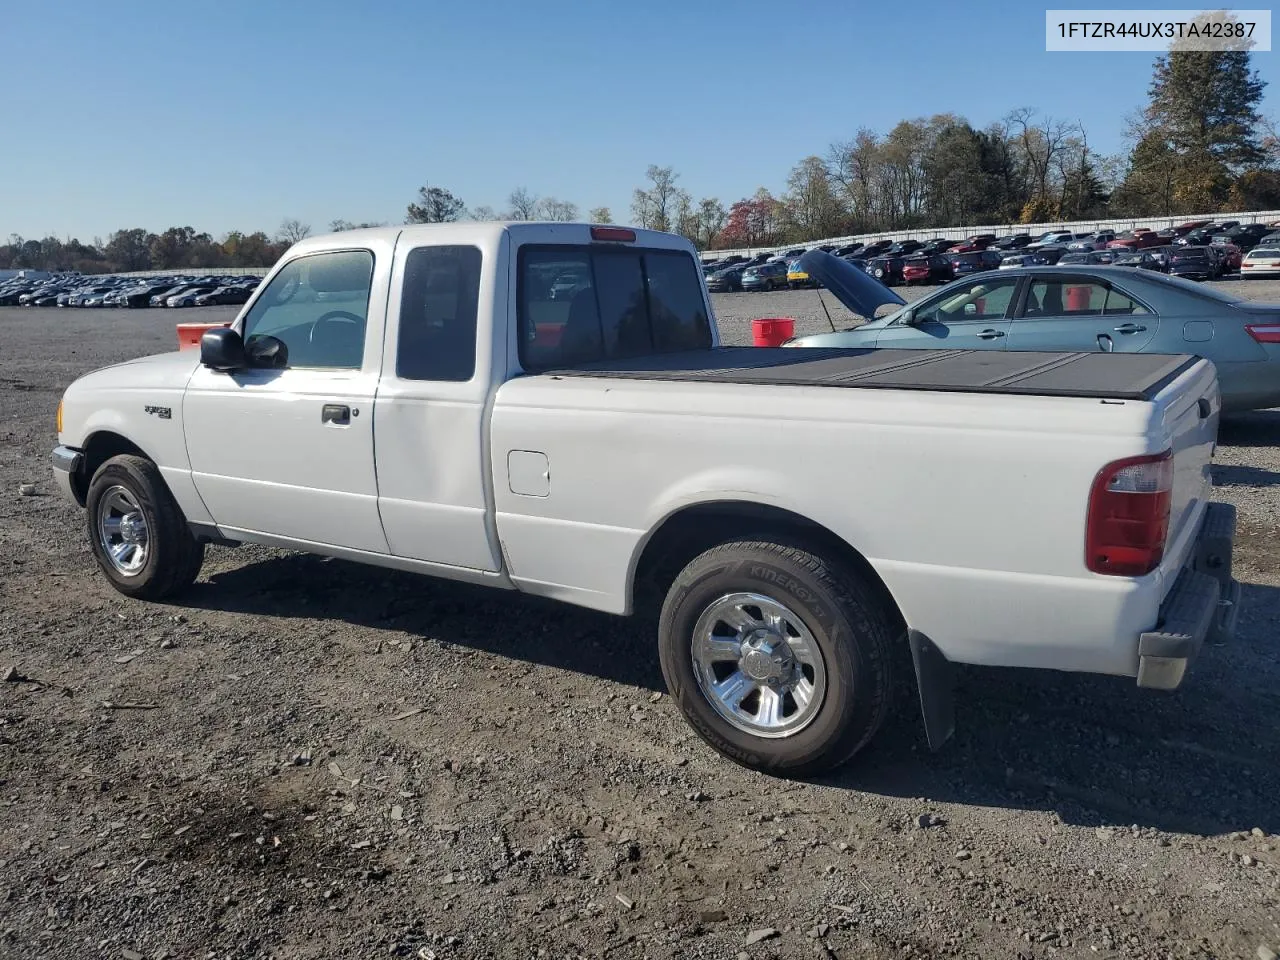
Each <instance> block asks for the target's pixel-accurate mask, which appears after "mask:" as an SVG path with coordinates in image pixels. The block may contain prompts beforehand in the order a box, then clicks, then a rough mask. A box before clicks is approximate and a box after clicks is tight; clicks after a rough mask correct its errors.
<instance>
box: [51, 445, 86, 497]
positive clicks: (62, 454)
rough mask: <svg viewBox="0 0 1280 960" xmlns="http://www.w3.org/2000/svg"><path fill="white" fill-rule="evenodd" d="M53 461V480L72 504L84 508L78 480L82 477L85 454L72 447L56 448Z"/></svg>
mask: <svg viewBox="0 0 1280 960" xmlns="http://www.w3.org/2000/svg"><path fill="white" fill-rule="evenodd" d="M52 460H53V479H54V481H55V482H56V483H57V484H58V489H59V490H61V491H62V495H63V496H64V497H66V498H67V499H68V500H70V501H71V502H72V503H76V504H79V505H80V506H82V507H83V506H84V497H83V496H82V495H81V493H80V489H79V486H78V485H77V484H76V478H77V477H78V476H79V475H80V466H81V464H83V463H84V454H83V453H81V452H80V451H79V450H76V449H73V448H72V447H54V448H53V456H52Z"/></svg>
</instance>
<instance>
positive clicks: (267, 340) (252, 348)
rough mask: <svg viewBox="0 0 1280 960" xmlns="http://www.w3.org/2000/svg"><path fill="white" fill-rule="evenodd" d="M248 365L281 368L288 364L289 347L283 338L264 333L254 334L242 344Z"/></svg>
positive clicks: (269, 368)
mask: <svg viewBox="0 0 1280 960" xmlns="http://www.w3.org/2000/svg"><path fill="white" fill-rule="evenodd" d="M244 353H245V358H246V359H247V360H248V361H249V366H251V367H257V368H259V369H266V370H283V369H284V368H285V367H287V366H289V348H288V346H286V344H285V342H284V341H283V340H280V339H279V338H277V337H272V336H269V335H268V334H265V333H259V334H254V335H253V336H252V337H250V338H249V342H248V343H246V344H245V345H244Z"/></svg>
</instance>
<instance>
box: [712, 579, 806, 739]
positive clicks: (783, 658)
mask: <svg viewBox="0 0 1280 960" xmlns="http://www.w3.org/2000/svg"><path fill="white" fill-rule="evenodd" d="M692 653H693V673H694V676H695V677H696V678H697V681H698V687H699V688H700V689H701V690H702V693H703V695H704V696H705V697H706V698H707V701H708V702H709V703H710V704H711V706H712V707H713V708H714V709H715V711H716V713H718V714H719V715H720V716H721V717H723V718H724V719H725V720H727V721H728V722H729V723H731V724H732V725H733V726H735V727H737V728H738V729H739V730H743V731H745V732H747V733H750V734H752V735H753V736H757V737H770V738H777V737H788V736H791V735H792V734H795V733H798V732H799V731H800V730H803V729H804V728H805V727H806V726H808V725H809V723H810V722H811V721H812V720H813V718H814V717H816V716H817V715H818V711H819V710H820V709H821V707H822V700H823V697H824V695H825V694H826V688H827V671H826V665H825V663H824V662H823V659H822V652H821V651H820V650H819V649H818V644H817V642H816V641H815V640H814V637H813V634H812V633H811V632H810V631H809V628H808V627H807V626H805V623H804V621H803V620H801V619H800V617H799V616H798V615H797V614H795V613H794V612H792V611H791V610H790V609H788V608H787V607H786V606H784V605H783V604H781V603H779V602H778V601H777V600H774V599H772V598H771V597H766V596H764V595H763V594H758V593H732V594H728V595H726V596H723V597H721V598H720V599H718V600H715V601H714V602H712V603H711V604H710V605H709V606H708V607H707V609H706V610H704V611H703V613H702V615H701V616H700V617H699V618H698V621H697V624H696V626H695V627H694V631H693V644H692Z"/></svg>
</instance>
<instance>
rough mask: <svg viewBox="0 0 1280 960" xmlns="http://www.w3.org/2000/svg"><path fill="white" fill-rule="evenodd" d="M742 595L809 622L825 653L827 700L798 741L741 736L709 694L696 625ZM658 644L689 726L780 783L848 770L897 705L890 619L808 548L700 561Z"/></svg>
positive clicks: (757, 546) (722, 553)
mask: <svg viewBox="0 0 1280 960" xmlns="http://www.w3.org/2000/svg"><path fill="white" fill-rule="evenodd" d="M737 592H744V593H757V594H763V595H764V596H766V597H768V598H770V599H774V600H776V601H778V602H782V603H783V604H784V606H786V607H787V608H788V609H789V610H791V611H792V612H794V613H796V614H797V615H799V616H800V618H801V619H802V620H803V621H804V624H805V626H806V627H807V629H808V631H809V632H810V633H811V634H812V636H813V638H814V640H815V641H816V645H817V647H818V649H819V651H820V652H821V655H822V659H823V662H824V667H825V671H826V693H825V696H823V698H822V702H821V704H820V706H819V707H818V709H817V712H816V714H815V715H814V716H813V717H812V718H811V720H810V721H809V722H808V724H807V725H806V726H804V727H802V728H800V729H799V730H797V731H796V732H794V733H791V734H790V735H787V736H783V737H778V738H768V737H763V736H759V735H756V734H753V733H751V732H749V731H746V730H743V729H739V728H738V727H736V726H734V725H733V724H731V723H730V722H728V721H727V720H726V719H725V718H724V717H722V716H721V714H720V713H719V712H717V710H716V709H715V708H714V707H713V706H712V705H711V702H710V700H709V699H708V698H707V696H706V695H705V694H704V693H703V691H702V688H701V687H700V686H699V683H698V679H697V676H696V675H695V672H694V667H693V663H692V661H693V656H692V649H693V648H692V644H693V642H694V628H695V625H696V624H697V622H698V619H699V617H700V616H701V615H702V614H703V611H705V610H706V609H707V608H708V607H709V606H710V605H711V604H713V603H714V602H715V601H716V600H718V599H719V598H721V597H723V596H725V595H726V594H730V593H737ZM658 644H659V655H660V657H661V661H662V673H663V676H664V678H665V679H666V682H667V689H668V690H669V691H670V693H671V696H672V698H673V699H674V700H675V702H676V705H677V706H678V707H679V708H680V711H681V713H682V714H683V715H684V717H685V719H686V720H687V721H688V723H689V725H690V726H692V727H693V729H694V730H695V731H696V732H697V733H698V735H699V736H701V737H702V739H703V740H705V741H706V742H707V743H708V744H710V745H711V746H712V747H713V748H715V749H716V750H717V751H718V752H720V753H721V754H723V755H724V756H726V757H728V758H729V759H730V760H733V761H734V762H736V763H739V764H741V765H743V766H745V767H750V768H752V769H754V770H761V771H764V772H766V773H770V774H777V775H784V776H812V775H815V774H818V773H822V772H823V771H827V770H830V769H832V768H834V767H837V766H839V765H841V764H842V763H845V762H846V761H848V760H849V759H850V758H851V757H852V756H853V755H854V754H855V753H857V752H858V751H859V750H860V749H862V748H863V747H864V746H865V745H866V744H867V743H868V742H869V741H870V740H871V738H872V737H873V736H874V735H875V733H876V731H877V730H878V729H879V728H880V725H881V724H882V723H883V722H884V718H885V716H886V715H887V713H888V711H889V707H890V704H891V701H892V696H893V667H892V644H893V634H892V630H891V627H890V617H889V615H888V613H887V611H885V610H884V609H883V608H882V605H881V603H880V601H879V600H878V599H877V598H876V596H875V594H874V593H873V592H872V591H871V590H870V589H868V588H867V586H866V585H865V584H864V583H863V582H862V580H861V578H860V577H858V576H857V575H856V574H855V573H853V572H852V571H850V570H846V569H844V568H843V567H842V566H839V565H836V564H832V563H830V562H828V561H826V560H824V559H823V558H822V557H821V556H819V555H818V554H816V553H814V552H812V551H811V550H810V549H809V548H806V547H803V546H798V545H790V544H784V543H774V542H769V541H741V542H735V543H726V544H722V545H720V546H717V547H714V548H712V549H710V550H708V551H706V552H705V553H703V554H701V555H700V556H698V557H696V558H694V560H693V561H691V562H690V563H689V564H688V565H687V566H686V567H685V568H684V570H682V571H681V572H680V574H679V576H677V577H676V579H675V582H674V583H673V584H672V585H671V589H670V590H669V591H668V593H667V597H666V602H665V603H663V605H662V614H661V618H660V620H659V625H658ZM744 702H745V701H744Z"/></svg>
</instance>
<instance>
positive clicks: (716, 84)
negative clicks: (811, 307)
mask: <svg viewBox="0 0 1280 960" xmlns="http://www.w3.org/2000/svg"><path fill="white" fill-rule="evenodd" d="M1166 2H1167V0H1166ZM1052 6H1053V7H1055V8H1070V7H1071V6H1073V5H1072V4H1068V3H1064V2H1061V0H1058V2H1055V3H1053V4H1052ZM1074 6H1077V7H1090V6H1093V7H1096V6H1097V4H1096V3H1095V4H1087V3H1086V4H1076V5H1074ZM1124 6H1125V7H1127V8H1139V7H1144V6H1146V7H1158V6H1159V4H1141V3H1136V2H1134V0H1128V2H1127V3H1125V4H1124ZM1243 6H1246V7H1247V6H1250V4H1244V5H1243ZM1044 10H1045V5H1042V4H1032V3H1011V2H1008V0H1004V2H988V0H977V2H975V0H965V2H957V0H948V2H932V0H930V2H914V3H897V2H889V3H886V2H883V0H874V2H861V0H859V2H856V3H855V2H852V0H843V2H841V0H833V2H828V0H805V2H802V3H794V2H778V0H773V2H768V3H766V2H756V0H736V2H734V3H732V4H727V3H712V2H709V0H646V2H644V3H625V2H621V0H617V2H615V0H580V2H568V0H530V2H523V3H521V2H510V0H480V2H473V3H469V4H458V3H448V4H445V3H441V2H437V0H418V2H401V0H386V2H367V3H353V2H351V0H309V2H304V0H273V2H271V3H262V2H256V3H251V2H241V0H220V2H218V3H216V4H191V3H161V2H154V3H153V2H143V0H137V2H126V3H116V4H104V3H102V2H101V0H74V2H63V3H59V2H57V0H42V2H41V3H24V4H10V5H8V7H7V8H6V10H5V13H4V29H3V36H4V37H5V38H6V41H7V42H6V43H5V53H4V56H3V57H2V58H0V89H3V90H4V91H5V97H4V102H5V107H4V113H3V120H2V121H0V122H2V123H3V127H2V128H0V129H4V135H3V140H4V148H3V151H0V236H7V235H8V234H9V233H12V232H17V233H21V234H23V235H24V236H27V237H39V236H44V235H46V234H48V233H55V234H57V235H59V236H65V235H72V236H78V237H80V238H81V239H84V240H87V239H89V238H92V237H94V236H100V237H103V238H105V237H106V236H107V234H109V233H110V232H111V231H112V230H114V229H117V228H120V227H133V226H141V227H146V228H148V229H151V230H162V229H164V228H165V227H168V226H174V225H191V226H194V227H196V228H197V229H203V230H208V231H209V232H210V233H213V234H214V235H215V236H217V235H220V234H222V233H224V232H226V231H227V230H230V229H243V230H254V229H263V230H266V231H267V232H268V233H272V232H274V231H275V229H276V228H277V226H278V225H279V223H280V221H281V219H282V218H284V217H297V218H299V219H302V220H303V221H305V222H308V223H311V224H312V225H313V226H314V227H316V228H317V229H322V228H324V227H325V225H327V224H328V222H329V221H330V220H332V219H334V218H338V217H341V218H345V219H348V220H355V221H359V220H372V221H383V220H385V221H389V222H399V221H400V220H402V219H403V217H404V208H405V205H406V204H407V203H408V202H409V201H410V200H412V199H413V197H414V195H415V193H416V191H417V188H418V187H419V186H421V185H422V184H423V183H425V182H430V183H432V184H438V185H441V186H444V187H447V188H448V189H450V190H452V191H453V192H454V193H456V194H457V195H458V196H460V197H461V198H462V199H463V200H464V201H465V202H466V203H467V205H468V206H479V205H481V204H488V205H490V206H493V207H496V208H499V209H501V207H502V206H503V205H504V204H505V198H506V196H507V194H508V193H509V192H510V190H511V189H512V188H513V187H516V186H525V187H527V188H529V189H530V190H531V191H533V192H535V193H538V194H541V195H553V196H557V197H560V198H562V199H567V200H572V201H574V202H576V203H578V204H579V205H580V206H581V208H582V210H583V212H584V213H585V211H586V210H587V209H588V208H590V207H594V206H608V207H610V208H612V210H613V213H614V216H615V218H616V219H619V220H625V219H627V217H628V207H629V201H630V196H631V191H632V189H633V188H634V187H635V186H637V185H639V184H640V183H641V181H642V179H643V176H644V170H645V167H646V166H647V165H648V164H650V163H657V164H661V165H671V166H673V167H675V169H676V170H677V171H678V172H679V173H680V181H679V182H680V184H681V185H682V186H683V187H685V188H686V189H688V190H689V191H690V192H691V193H692V194H693V195H694V197H695V198H699V197H702V196H708V195H712V196H719V197H720V198H722V199H723V200H724V201H725V202H726V204H727V203H729V202H732V201H733V200H735V199H737V198H739V197H742V196H744V195H747V194H749V193H751V192H753V191H754V190H755V189H756V188H757V187H759V186H762V185H763V186H766V187H769V188H770V189H772V190H775V191H780V190H781V189H782V187H783V185H784V183H785V179H786V175H787V172H788V171H789V170H790V168H791V167H792V166H793V165H794V164H795V163H796V162H797V161H799V160H800V159H801V158H802V157H804V156H806V155H807V154H811V153H817V154H823V153H825V151H826V148H827V146H828V145H829V144H830V143H831V142H832V141H835V140H840V139H845V138H847V137H849V136H851V135H852V134H853V133H854V132H855V131H856V130H857V129H858V128H859V127H862V126H867V127H871V128H873V129H876V130H879V131H881V132H885V131H887V130H888V129H889V128H891V127H892V126H893V125H894V124H895V123H896V122H897V121H898V120H900V119H903V118H906V117H917V116H928V115H931V114H935V113H942V112H955V113H959V114H963V115H964V116H966V117H967V118H968V119H969V120H970V122H972V123H973V124H974V125H976V126H984V125H986V124H987V123H990V122H991V121H993V120H996V119H998V118H999V117H1001V116H1003V115H1004V114H1005V113H1007V112H1008V111H1009V110H1010V109H1012V108H1014V107H1018V106H1032V107H1036V108H1038V109H1039V110H1041V111H1042V112H1043V113H1047V114H1050V115H1052V116H1054V117H1063V118H1071V119H1079V120H1080V121H1082V122H1083V123H1084V125H1085V127H1086V129H1087V131H1088V135H1089V142H1090V145H1091V146H1093V147H1094V148H1095V149H1097V150H1099V151H1101V152H1104V153H1109V152H1113V151H1116V150H1119V149H1120V148H1121V147H1122V146H1123V142H1122V136H1123V129H1124V117H1125V116H1126V114H1129V113H1130V112H1132V111H1133V110H1135V109H1136V108H1139V107H1140V106H1141V105H1142V104H1143V103H1144V102H1145V95H1146V89H1147V84H1148V82H1149V80H1150V77H1151V64H1152V60H1153V58H1154V55H1153V54H1143V53H1046V52H1045V50H1044ZM1275 56H1276V54H1274V53H1261V54H1255V55H1254V63H1255V67H1256V68H1257V69H1258V70H1259V71H1260V72H1261V73H1262V76H1263V78H1264V79H1267V80H1270V81H1271V88H1269V89H1268V98H1267V102H1266V104H1265V105H1264V111H1265V112H1267V113H1270V114H1272V115H1275V114H1276V113H1277V112H1280V111H1277V108H1276V104H1277V103H1278V102H1280V100H1277V98H1278V97H1280V90H1277V89H1275V88H1276V87H1280V75H1277V71H1276V68H1275V61H1274V59H1273V58H1274V57H1275Z"/></svg>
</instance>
